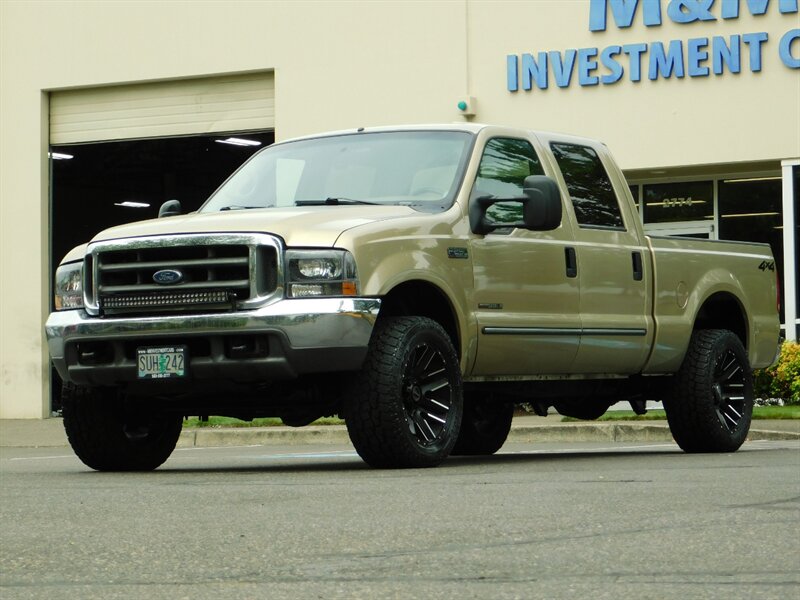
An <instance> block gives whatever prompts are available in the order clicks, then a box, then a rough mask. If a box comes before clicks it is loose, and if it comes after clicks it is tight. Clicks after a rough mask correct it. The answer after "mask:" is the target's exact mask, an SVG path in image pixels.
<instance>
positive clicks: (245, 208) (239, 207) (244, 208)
mask: <svg viewBox="0 0 800 600" xmlns="http://www.w3.org/2000/svg"><path fill="white" fill-rule="evenodd" d="M252 208H267V207H266V206H240V205H238V204H231V205H229V206H223V207H222V208H220V209H219V211H220V212H222V211H223V210H250V209H252Z"/></svg>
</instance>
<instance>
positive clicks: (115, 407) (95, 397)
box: [61, 383, 183, 471]
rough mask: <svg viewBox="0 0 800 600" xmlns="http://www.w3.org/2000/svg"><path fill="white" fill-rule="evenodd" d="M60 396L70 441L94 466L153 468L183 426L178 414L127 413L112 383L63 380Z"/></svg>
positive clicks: (170, 448)
mask: <svg viewBox="0 0 800 600" xmlns="http://www.w3.org/2000/svg"><path fill="white" fill-rule="evenodd" d="M61 399H62V406H63V416H64V429H65V430H66V432H67V438H68V439H69V443H70V445H71V446H72V449H73V450H74V451H75V454H77V455H78V458H80V459H81V461H83V463H84V464H85V465H86V466H88V467H91V468H92V469H95V470H97V471H152V470H153V469H155V468H156V467H158V466H159V465H161V464H162V463H163V462H164V461H165V460H167V458H169V455H170V454H172V451H173V450H174V449H175V445H176V444H177V442H178V437H179V436H180V433H181V427H182V426H183V420H182V418H181V416H180V415H168V414H157V413H142V414H141V415H137V416H135V417H134V416H133V415H130V414H127V413H126V411H125V403H124V400H123V397H122V396H121V395H120V394H119V393H118V392H117V391H116V390H114V389H112V388H87V387H80V386H75V385H72V384H68V383H65V384H64V388H63V390H62V394H61Z"/></svg>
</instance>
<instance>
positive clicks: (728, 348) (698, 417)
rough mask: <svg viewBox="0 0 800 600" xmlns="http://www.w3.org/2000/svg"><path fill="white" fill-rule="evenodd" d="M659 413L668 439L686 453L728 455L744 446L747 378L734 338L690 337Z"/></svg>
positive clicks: (718, 332) (705, 333) (749, 401)
mask: <svg viewBox="0 0 800 600" xmlns="http://www.w3.org/2000/svg"><path fill="white" fill-rule="evenodd" d="M664 409H665V410H666V412H667V421H668V422H669V428H670V431H671V432H672V437H673V438H675V441H676V442H677V443H678V445H679V446H680V447H681V448H682V449H683V450H684V451H686V452H734V451H736V450H737V449H738V448H739V447H740V446H741V445H742V444H743V443H744V441H745V440H746V439H747V433H748V431H749V430H750V420H751V419H752V416H753V374H752V371H751V369H750V363H749V361H748V359H747V351H746V350H745V348H744V346H743V345H742V342H741V340H740V339H739V338H738V337H737V336H736V334H734V333H733V332H731V331H728V330H726V329H701V330H698V331H695V332H694V333H693V334H692V338H691V341H690V342H689V349H688V350H687V351H686V356H685V357H684V359H683V364H682V365H681V368H680V369H679V370H678V372H677V373H676V374H675V376H674V378H673V385H672V391H671V393H670V395H669V397H668V398H666V399H665V401H664Z"/></svg>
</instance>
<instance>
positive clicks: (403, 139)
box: [200, 131, 472, 212]
mask: <svg viewBox="0 0 800 600" xmlns="http://www.w3.org/2000/svg"><path fill="white" fill-rule="evenodd" d="M471 141H472V135H471V134H469V133H466V132H462V131H404V132H386V133H358V134H350V135H340V136H333V137H324V138H314V139H308V140H300V141H297V142H288V143H286V144H278V145H275V146H271V147H269V148H265V149H264V150H262V151H261V152H259V153H258V154H256V155H254V156H253V157H252V158H251V159H250V160H249V161H248V162H246V163H245V164H244V165H243V166H242V167H241V168H240V169H239V170H238V171H236V173H234V174H233V175H232V176H231V177H230V178H229V179H228V180H227V181H226V182H225V183H224V184H223V185H222V186H221V187H220V188H219V189H218V190H217V191H216V193H215V194H214V195H213V196H211V198H209V200H208V202H206V203H205V204H204V205H203V207H202V208H201V209H200V211H201V212H213V211H219V210H238V209H247V208H274V207H286V206H304V205H309V204H328V205H338V204H403V205H408V206H412V207H415V208H420V209H422V210H426V209H427V210H442V209H444V208H448V207H449V206H450V205H452V203H453V201H454V199H455V195H456V193H457V192H458V184H459V182H460V181H461V173H462V171H463V169H464V165H465V164H466V162H467V157H468V154H469V149H470V146H471Z"/></svg>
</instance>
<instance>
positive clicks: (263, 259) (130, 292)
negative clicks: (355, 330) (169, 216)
mask: <svg viewBox="0 0 800 600" xmlns="http://www.w3.org/2000/svg"><path fill="white" fill-rule="evenodd" d="M281 256H282V252H281V246H280V241H279V240H278V239H277V238H274V237H272V236H269V235H265V234H240V233H237V234H213V235H175V236H157V237H146V238H133V239H127V240H124V239H123V240H113V241H108V242H96V243H94V244H91V245H90V247H89V254H88V255H87V257H86V268H85V270H84V277H85V278H86V281H84V290H85V292H84V293H85V298H84V301H85V303H86V306H87V310H88V311H89V312H90V313H93V314H100V313H102V314H107V315H113V314H118V313H125V314H129V313H148V314H151V313H165V312H191V311H198V310H203V311H207V310H236V309H241V308H247V307H251V306H261V305H263V304H266V303H268V302H269V301H270V300H271V299H273V298H275V297H277V296H279V295H281V294H282V292H283V290H282V287H281V282H282V281H283V277H282V276H281V273H282V268H281V267H282V264H281V262H282V261H281ZM156 274H159V275H162V276H164V274H166V276H168V278H169V279H171V281H168V282H166V283H159V279H161V278H163V277H161V278H160V277H159V276H157V275H156Z"/></svg>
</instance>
